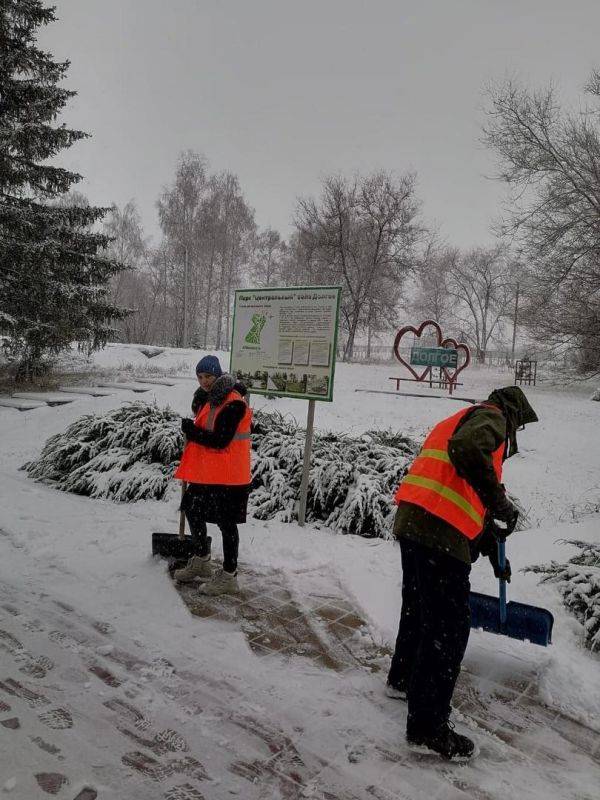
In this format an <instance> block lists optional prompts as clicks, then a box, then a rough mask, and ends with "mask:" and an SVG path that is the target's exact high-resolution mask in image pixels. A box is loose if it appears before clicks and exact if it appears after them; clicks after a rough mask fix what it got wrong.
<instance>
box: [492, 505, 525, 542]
mask: <svg viewBox="0 0 600 800" xmlns="http://www.w3.org/2000/svg"><path fill="white" fill-rule="evenodd" d="M490 516H491V518H492V520H493V522H494V523H495V522H496V521H497V520H498V521H499V522H501V523H503V524H502V525H498V524H494V526H493V527H494V534H495V535H496V536H503V537H505V538H506V537H507V536H509V535H510V534H511V533H512V532H513V531H514V529H515V528H516V527H517V520H518V519H519V511H518V509H517V507H516V506H515V505H514V504H513V503H511V502H510V500H509V499H508V497H507V496H506V495H504V498H503V500H502V502H501V503H499V504H498V505H497V506H496V508H495V509H494V510H493V511H492V513H491V514H490Z"/></svg>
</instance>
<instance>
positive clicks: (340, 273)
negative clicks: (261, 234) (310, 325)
mask: <svg viewBox="0 0 600 800" xmlns="http://www.w3.org/2000/svg"><path fill="white" fill-rule="evenodd" d="M414 184H415V176H414V175H412V174H407V175H403V176H401V177H400V178H396V177H394V176H392V175H391V174H389V173H385V172H377V173H374V174H373V175H370V176H367V177H360V176H356V177H354V178H351V179H347V178H344V177H342V176H330V177H327V178H325V179H324V181H323V187H322V192H321V197H320V198H319V199H318V200H316V199H314V198H304V199H300V200H299V201H298V205H297V209H296V219H295V223H296V227H297V229H298V232H299V234H300V235H301V236H302V237H303V239H304V240H305V241H311V242H312V246H313V248H314V253H315V255H316V256H317V258H318V261H319V267H320V276H321V280H320V282H321V283H323V282H331V283H338V282H339V283H341V285H342V287H343V295H342V305H341V312H342V325H343V327H344V329H345V333H346V343H345V347H344V359H349V358H351V357H352V353H353V348H354V341H355V338H356V334H357V331H358V330H359V327H360V326H361V325H362V326H364V327H365V329H367V330H368V329H369V326H370V325H371V326H372V324H373V323H374V316H373V314H374V311H375V309H379V308H380V307H382V306H386V307H387V308H390V307H393V305H394V304H395V303H396V302H397V300H398V297H399V295H400V292H401V290H402V285H403V282H404V280H405V278H406V276H407V274H408V272H409V270H410V268H411V266H412V259H413V251H414V247H415V244H416V241H417V239H418V237H419V235H420V233H421V230H420V228H419V226H418V224H417V216H418V213H419V204H418V202H417V200H416V197H415V191H414Z"/></svg>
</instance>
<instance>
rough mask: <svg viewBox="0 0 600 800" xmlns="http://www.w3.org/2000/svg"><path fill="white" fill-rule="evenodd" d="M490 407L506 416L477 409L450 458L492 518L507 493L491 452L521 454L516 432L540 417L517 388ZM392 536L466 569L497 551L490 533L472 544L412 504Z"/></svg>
mask: <svg viewBox="0 0 600 800" xmlns="http://www.w3.org/2000/svg"><path fill="white" fill-rule="evenodd" d="M486 402H487V403H491V404H492V405H494V406H495V407H496V408H497V409H499V410H500V411H501V412H502V413H501V414H498V412H497V411H496V410H494V409H490V408H486V407H482V406H475V407H474V408H473V409H472V411H471V412H470V413H468V414H466V415H465V417H463V419H462V420H461V421H460V423H459V425H458V427H457V429H456V430H455V432H454V434H453V436H452V438H451V439H450V442H449V443H448V455H449V456H450V460H451V462H452V464H453V466H454V468H455V469H456V471H457V472H458V474H459V475H460V476H461V477H462V478H464V479H465V480H466V481H468V482H469V483H470V484H471V486H472V487H473V488H474V489H475V491H476V492H477V494H478V495H479V497H480V498H481V502H482V503H483V504H484V506H485V507H486V509H487V510H488V511H489V512H490V513H491V514H493V512H494V509H495V508H496V506H499V505H501V504H502V503H503V502H506V500H505V498H506V492H505V489H504V486H503V485H502V484H501V483H499V481H498V479H497V477H496V473H495V472H494V467H493V463H492V453H493V452H494V450H496V449H497V448H498V447H499V446H500V445H501V444H502V443H503V442H504V444H505V450H504V458H505V459H506V458H510V456H512V455H514V454H515V453H516V452H518V446H517V436H516V434H517V429H518V428H521V427H522V426H523V425H527V424H528V423H531V422H536V421H537V415H536V413H535V411H534V410H533V408H532V407H531V406H530V405H529V402H528V401H527V398H526V397H525V395H524V393H523V391H522V390H521V389H520V388H519V387H518V386H509V387H507V388H505V389H496V390H495V391H493V392H492V393H491V394H490V396H489V398H488V400H487V401H486ZM484 531H485V528H484ZM394 534H395V535H396V536H397V537H406V538H407V539H411V540H412V541H416V542H419V543H420V544H423V545H425V546H426V547H432V548H434V549H436V550H442V551H443V552H445V553H448V555H451V556H453V557H454V558H458V559H459V560H460V561H464V562H466V563H467V564H470V563H472V562H473V561H475V559H476V558H477V557H478V555H479V553H480V552H481V553H484V554H485V555H487V554H488V553H489V551H490V548H493V547H495V543H494V542H493V541H492V540H491V537H490V535H489V534H488V533H487V532H484V533H482V534H480V536H479V537H478V538H477V539H475V540H474V541H471V542H470V541H469V540H468V539H467V538H466V536H464V535H463V534H462V533H460V531H458V530H457V529H456V528H454V527H453V526H452V525H449V524H448V523H447V522H445V521H444V520H442V519H440V518H439V517H436V516H435V515H433V514H430V513H429V512H428V511H426V510H425V509H423V508H421V507H420V506H417V505H414V504H413V503H400V504H399V506H398V511H397V512H396V519H395V521H394Z"/></svg>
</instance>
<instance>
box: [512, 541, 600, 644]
mask: <svg viewBox="0 0 600 800" xmlns="http://www.w3.org/2000/svg"><path fill="white" fill-rule="evenodd" d="M563 544H572V545H574V546H575V547H578V548H579V551H580V552H579V553H577V554H576V555H574V556H573V557H572V558H570V559H569V561H568V562H567V563H566V564H559V563H557V562H556V561H552V562H550V564H536V565H533V566H531V567H526V568H525V569H524V570H523V571H524V572H536V573H538V574H542V575H543V576H544V577H543V578H542V581H551V582H552V583H556V584H557V588H558V591H559V592H560V594H561V596H562V599H563V603H564V605H565V607H566V608H567V609H568V610H569V611H571V612H572V613H573V614H574V616H575V617H576V619H577V620H578V621H579V622H580V623H581V624H582V626H583V639H584V644H585V646H586V647H587V648H588V650H591V651H592V652H593V653H600V545H597V544H591V543H590V542H582V541H580V540H578V539H565V540H563Z"/></svg>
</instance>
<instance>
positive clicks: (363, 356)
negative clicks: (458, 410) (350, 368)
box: [337, 343, 541, 369]
mask: <svg viewBox="0 0 600 800" xmlns="http://www.w3.org/2000/svg"><path fill="white" fill-rule="evenodd" d="M392 344H393V343H392ZM392 344H390V345H371V347H370V348H368V347H367V346H366V345H355V346H354V350H353V353H352V358H350V359H348V360H349V361H358V362H367V361H368V362H374V363H378V364H385V363H389V362H396V363H397V360H396V357H395V355H394V351H393V347H392ZM343 355H344V350H343V348H338V354H337V357H338V360H339V361H341V360H342V359H343ZM400 355H401V356H402V357H403V358H404V359H405V360H406V361H410V347H402V348H400ZM525 357H527V358H530V359H532V360H534V359H538V360H541V359H540V357H539V356H538V354H536V353H533V352H531V351H527V352H520V351H516V352H515V355H514V360H516V359H521V358H525ZM471 358H472V361H471V364H472V365H473V366H475V365H476V364H478V363H480V364H482V365H483V366H487V367H490V368H491V367H506V368H507V369H508V368H510V369H512V368H513V366H514V360H513V356H512V353H511V351H510V350H486V352H485V358H484V360H483V361H482V362H479V361H478V359H477V356H476V353H475V352H474V351H472V352H471Z"/></svg>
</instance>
